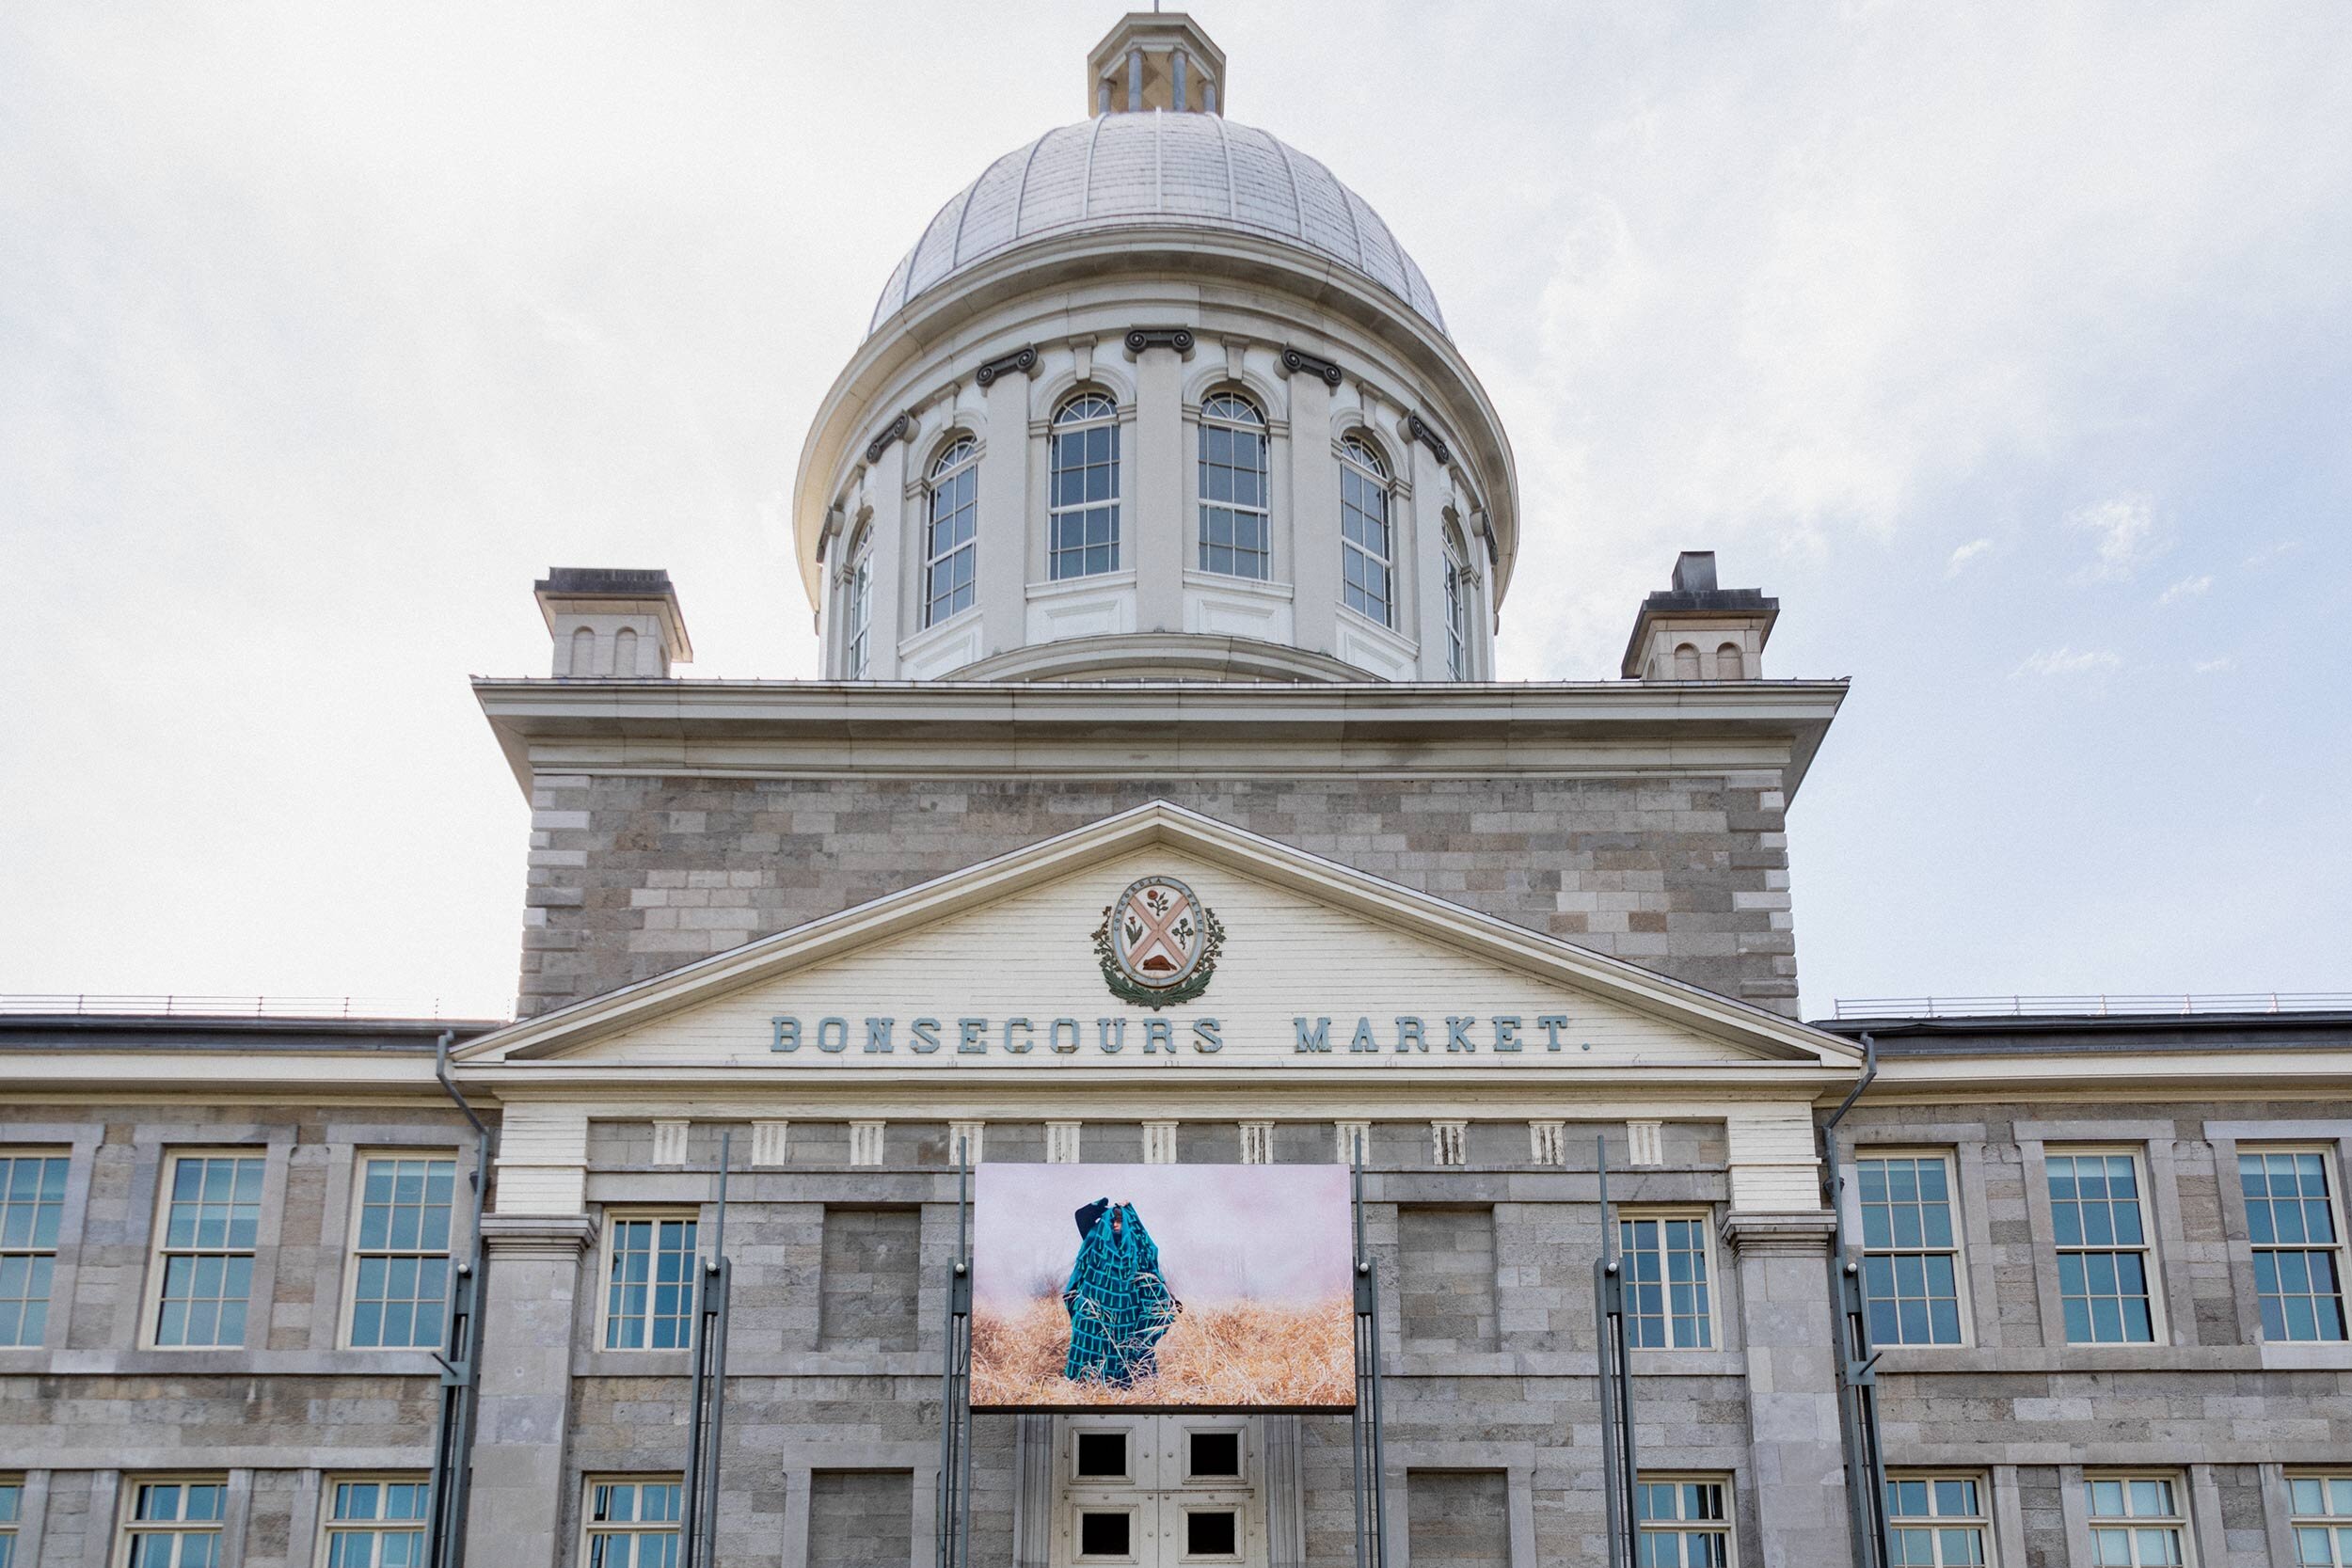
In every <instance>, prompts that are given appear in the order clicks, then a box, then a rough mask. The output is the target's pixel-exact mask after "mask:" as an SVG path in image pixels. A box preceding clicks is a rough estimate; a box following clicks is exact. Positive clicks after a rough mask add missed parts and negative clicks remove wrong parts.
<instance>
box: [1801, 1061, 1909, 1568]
mask: <svg viewBox="0 0 2352 1568" xmlns="http://www.w3.org/2000/svg"><path fill="white" fill-rule="evenodd" d="M1878 1075H1879V1048H1878V1042H1877V1041H1876V1040H1874V1039H1872V1038H1871V1037H1870V1036H1869V1033H1868V1032H1867V1030H1866V1031H1865V1032H1864V1033H1863V1036H1862V1076H1861V1077H1860V1078H1858V1079H1856V1080H1855V1081H1854V1086H1853V1087H1852V1088H1851V1090H1849V1091H1847V1094H1846V1098H1845V1099H1843V1100H1841V1101H1838V1102H1837V1109H1836V1110H1835V1111H1832V1112H1831V1113H1830V1114H1829V1117H1828V1119H1827V1120H1825V1121H1823V1122H1822V1123H1821V1124H1820V1127H1819V1128H1818V1129H1817V1131H1816V1133H1815V1136H1816V1138H1817V1140H1818V1146H1819V1152H1820V1160H1821V1196H1822V1197H1823V1199H1824V1200H1825V1201H1827V1203H1828V1204H1829V1212H1830V1245H1829V1281H1828V1283H1829V1307H1830V1320H1831V1322H1832V1323H1833V1324H1834V1325H1835V1329H1836V1335H1837V1352H1838V1354H1837V1416H1838V1422H1837V1424H1838V1430H1839V1436H1840V1437H1841V1438H1842V1440H1843V1443H1844V1447H1845V1449H1846V1516H1847V1524H1848V1527H1849V1528H1850V1529H1851V1533H1852V1537H1853V1554H1854V1563H1855V1568H1890V1565H1891V1564H1892V1563H1893V1562H1894V1542H1893V1541H1892V1540H1891V1539H1890V1538H1889V1536H1888V1535H1887V1530H1886V1456H1885V1452H1884V1450H1883V1449H1882V1448H1881V1447H1880V1443H1879V1403H1878V1370H1877V1369H1878V1356H1877V1354H1875V1353H1873V1352H1872V1351H1871V1349H1870V1324H1869V1318H1868V1315H1867V1312H1866V1311H1865V1310H1864V1305H1863V1300H1862V1277H1861V1275H1860V1273H1859V1271H1858V1267H1857V1265H1855V1264H1854V1263H1853V1262H1852V1261H1851V1259H1848V1258H1847V1256H1846V1205H1845V1187H1846V1180H1845V1178H1844V1176H1842V1175H1841V1174H1840V1173H1839V1169H1838V1164H1837V1124H1838V1123H1839V1122H1841V1121H1844V1120H1845V1119H1846V1113H1847V1112H1849V1111H1851V1110H1852V1109H1853V1107H1854V1101H1858V1100H1860V1099H1861V1098H1862V1094H1863V1091H1864V1090H1865V1089H1867V1088H1868V1087H1869V1086H1870V1082H1871V1080H1873V1079H1875V1078H1876V1077H1878Z"/></svg>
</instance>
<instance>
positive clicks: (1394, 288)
mask: <svg viewBox="0 0 2352 1568" xmlns="http://www.w3.org/2000/svg"><path fill="white" fill-rule="evenodd" d="M1171 222H1173V223H1179V224H1183V225H1185V226H1187V227H1198V228H1201V229H1215V230H1232V231H1235V232H1238V233H1244V234H1250V235H1255V236H1258V237H1260V238H1264V239H1271V240H1277V241H1281V242H1285V243H1288V244H1290V245H1296V246H1298V247H1299V248H1301V249H1303V250H1308V251H1311V252H1312V253H1313V254H1314V255H1315V256H1317V257H1318V258H1321V259H1323V260H1327V261H1337V262H1339V263H1340V264H1342V265H1343V266H1345V267H1347V268H1349V269H1350V270H1351V271H1354V272H1356V273H1358V274H1359V275H1361V276H1362V277H1366V278H1369V279H1370V280H1371V281H1373V282H1375V283H1377V284H1379V285H1380V286H1381V287H1382V288H1384V289H1386V290H1388V291H1389V292H1390V293H1392V294H1394V295H1396V296H1397V297H1398V298H1399V299H1401V300H1403V301H1404V302H1405V303H1406V304H1407V305H1409V306H1411V307H1412V308H1413V309H1414V310H1416V311H1417V312H1419V313H1420V314H1421V315H1422V317H1423V318H1424V319H1426V320H1427V321H1428V322H1429V324H1430V325H1433V326H1435V327H1436V328H1437V329H1438V331H1440V332H1443V331H1445V317H1444V316H1443V315H1442V314H1440V313H1439V311H1438V296H1437V295H1436V294H1435V293H1432V292H1431V291H1430V288H1429V280H1428V279H1427V278H1425V277H1422V272H1421V268H1420V267H1418V266H1416V265H1414V264H1413V259H1412V258H1411V257H1410V256H1407V255H1406V253H1405V247H1404V246H1403V245H1399V244H1397V243H1396V236H1395V235H1394V234H1392V233H1391V232H1390V231H1389V226H1388V225H1387V224H1385V223H1383V222H1382V221H1380V214H1377V213H1375V212H1374V211H1373V210H1372V207H1371V205H1370V204H1369V203H1367V202H1366V201H1365V200H1364V198H1362V197H1360V196H1358V195H1357V194H1356V193H1355V192H1354V191H1351V190H1349V189H1348V188H1347V187H1346V186H1345V185H1343V184H1341V183H1340V182H1339V181H1338V180H1336V179H1334V178H1333V177H1332V174H1331V171H1330V170H1329V169H1327V168H1325V167H1324V166H1322V165H1321V164H1319V163H1317V162H1316V161H1315V160H1314V159H1312V158H1310V157H1308V156H1307V155H1306V154H1305V153H1303V152H1300V151H1298V150H1296V149H1295V148H1292V147H1289V146H1287V145H1285V144H1284V143H1283V142H1281V141H1279V140H1278V139H1277V138H1275V137H1273V136H1270V135H1266V133H1264V132H1263V131H1256V130H1252V129H1250V128H1249V127H1248V126H1247V125H1236V124H1234V123H1233V122H1232V120H1229V119H1224V118H1223V117H1222V116H1219V115H1215V114H1169V113H1163V112H1161V111H1159V110H1156V109H1154V110H1150V111H1146V112H1143V113H1135V114H1103V115H1097V116H1096V117H1095V118H1094V119H1089V120H1084V121H1081V122H1080V123H1078V124H1076V125H1065V126H1063V127H1061V128H1060V129H1059V130H1056V131H1048V132H1046V133H1045V135H1041V136H1040V137H1038V139H1037V140H1035V141H1033V142H1031V143H1029V144H1028V145H1027V146H1026V147H1023V148H1017V149H1015V150H1012V151H1010V152H1008V153H1006V154H1005V155H1004V156H1003V157H1001V158H999V159H997V160H996V161H995V162H994V163H993V164H991V165H989V166H988V167H987V168H986V169H985V170H983V171H982V172H981V175H980V177H979V178H978V179H977V180H975V181H973V182H972V183H971V184H969V185H967V186H965V187H964V188H963V190H962V191H961V193H960V194H959V195H957V197H956V198H954V199H953V200H951V201H949V202H948V203H947V205H946V206H945V207H942V208H941V209H940V210H939V214H938V216H936V217H934V218H932V219H931V221H930V227H929V228H927V229H926V230H923V237H922V238H921V239H920V240H917V241H916V242H915V244H914V249H913V250H910V251H908V252H907V254H906V259H905V260H904V261H900V262H899V263H898V270H897V271H896V272H894V273H892V274H891V275H890V283H889V285H888V286H887V287H886V288H884V289H883V290H882V299H881V300H880V301H879V302H878V303H877V304H876V305H875V307H874V319H873V322H872V324H871V325H869V326H868V328H867V330H868V331H869V332H870V331H872V330H873V329H874V328H875V327H879V326H881V325H882V323H883V322H884V321H886V320H888V319H889V318H890V317H891V316H892V315H894V314H896V313H897V312H898V310H899V309H902V308H903V307H905V306H906V304H907V303H908V302H909V301H911V300H913V299H914V298H916V297H917V296H919V295H921V294H922V293H925V292H926V291H928V290H930V289H933V288H936V287H938V286H939V285H940V284H941V283H943V282H945V281H946V280H947V279H948V278H950V277H954V276H956V274H958V273H959V272H961V271H963V270H964V269H966V268H968V267H971V266H973V265H975V264H977V262H979V261H983V260H984V259H986V258H988V257H991V256H995V255H998V254H1000V253H1002V252H1004V251H1008V250H1010V249H1012V248H1013V247H1014V246H1015V245H1023V244H1025V243H1027V242H1029V241H1032V240H1037V239H1041V238H1044V237H1046V236H1048V235H1061V234H1080V233H1088V232H1092V231H1098V230H1118V229H1121V228H1130V227H1136V226H1141V225H1152V224H1168V223H1171Z"/></svg>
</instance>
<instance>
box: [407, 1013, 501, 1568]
mask: <svg viewBox="0 0 2352 1568" xmlns="http://www.w3.org/2000/svg"><path fill="white" fill-rule="evenodd" d="M456 1033H457V1032H456V1031H455V1030H453V1029H444V1030H442V1031H441V1036H440V1038H439V1039H438V1040H437V1041H436V1042H435V1043H434V1047H433V1075H434V1077H436V1078H437V1079H438V1080H439V1081H440V1085H441V1087H442V1088H443V1089H445V1090H446V1091H448V1094H449V1097H450V1099H451V1100H453V1101H456V1103H457V1109H458V1110H459V1111H460V1112H461V1113H463V1114H464V1116H465V1118H466V1120H467V1121H468V1122H469V1123H470V1124H471V1125H472V1127H473V1132H474V1162H473V1173H472V1182H473V1235H472V1256H471V1257H470V1258H469V1259H467V1260H466V1261H464V1262H461V1263H459V1264H457V1265H456V1267H455V1269H454V1270H453V1273H452V1276H451V1279H450V1282H449V1291H448V1296H447V1299H446V1300H445V1301H444V1302H443V1304H442V1315H441V1354H440V1355H439V1357H438V1359H439V1361H440V1363H441V1402H440V1407H439V1410H438V1412H437V1415H436V1416H435V1418H434V1427H433V1479H432V1481H430V1483H429V1484H428V1487H427V1491H428V1493H429V1497H428V1499H427V1505H426V1509H425V1513H426V1515H427V1516H428V1517H429V1518H430V1520H431V1521H432V1528H431V1529H429V1530H428V1531H427V1532H426V1534H425V1563H424V1568H463V1565H464V1563H465V1560H466V1508H467V1503H468V1500H469V1493H470V1492H471V1491H472V1481H473V1433H474V1413H475V1409H476V1405H477V1399H476V1396H477V1394H478V1392H479V1390H480V1388H481V1382H482V1358H481V1355H480V1353H479V1348H478V1345H477V1341H478V1340H479V1339H480V1338H481V1322H482V1291H483V1266H484V1256H483V1248H482V1212H483V1205H484V1201H485V1198H486V1196H487V1195H488V1190H489V1185H490V1160H491V1156H492V1154H493V1152H494V1151H495V1150H496V1148H497V1147H498V1140H497V1137H496V1135H495V1134H493V1133H492V1132H491V1131H490V1129H489V1128H488V1127H486V1126H485V1125H484V1124H483V1120H482V1118H481V1117H478V1116H476V1115H475V1114H474V1109H473V1107H472V1106H471V1105H469V1104H468V1103H467V1101H466V1097H465V1096H464V1095H463V1094H460V1093H459V1092H458V1089H457V1085H456V1083H455V1081H454V1080H453V1079H452V1078H451V1077H450V1073H449V1048H450V1042H451V1041H452V1040H453V1039H454V1038H455V1037H456Z"/></svg>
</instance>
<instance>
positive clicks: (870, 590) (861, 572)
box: [841, 528, 874, 681]
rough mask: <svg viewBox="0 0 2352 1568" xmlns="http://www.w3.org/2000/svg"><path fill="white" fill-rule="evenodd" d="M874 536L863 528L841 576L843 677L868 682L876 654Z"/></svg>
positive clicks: (851, 547) (855, 540)
mask: <svg viewBox="0 0 2352 1568" xmlns="http://www.w3.org/2000/svg"><path fill="white" fill-rule="evenodd" d="M873 544H874V535H873V531H872V530H870V529H864V528H861V529H859V530H858V531H857V537H856V538H855V539H853V540H851V541H850V564H849V565H848V566H847V567H845V568H844V569H843V571H842V574H841V677H842V679H844V680H852V681H862V680H864V679H865V678H866V657H867V656H868V655H869V654H871V653H872V652H873V635H872V633H873V622H874V550H873Z"/></svg>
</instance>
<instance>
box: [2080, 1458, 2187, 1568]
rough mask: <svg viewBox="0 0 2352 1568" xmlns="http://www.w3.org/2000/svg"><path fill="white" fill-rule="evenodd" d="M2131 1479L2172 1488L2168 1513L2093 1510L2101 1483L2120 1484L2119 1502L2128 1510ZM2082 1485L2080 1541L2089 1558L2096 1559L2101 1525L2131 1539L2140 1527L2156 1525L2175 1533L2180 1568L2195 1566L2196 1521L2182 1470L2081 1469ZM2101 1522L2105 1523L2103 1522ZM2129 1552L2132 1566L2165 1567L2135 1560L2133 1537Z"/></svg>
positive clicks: (2136, 1556)
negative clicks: (2129, 1535)
mask: <svg viewBox="0 0 2352 1568" xmlns="http://www.w3.org/2000/svg"><path fill="white" fill-rule="evenodd" d="M2134 1481H2162V1482H2163V1483H2164V1484H2165V1485H2167V1486H2169V1487H2170V1488H2171V1489H2172V1512H2171V1513H2098V1512H2097V1511H2096V1510H2095V1509H2094V1507H2093V1499H2095V1498H2096V1497H2098V1491H2097V1488H2098V1487H2099V1486H2100V1485H2101V1484H2102V1483H2103V1482H2105V1483H2120V1484H2121V1485H2122V1488H2123V1492H2122V1497H2123V1502H2124V1506H2125V1508H2126V1509H2128V1508H2129V1507H2130V1506H2131V1496H2132V1492H2131V1487H2132V1483H2133V1482H2134ZM2082 1485H2083V1528H2084V1530H2085V1532H2086V1534H2087V1535H2088V1537H2089V1539H2087V1540H2085V1541H2084V1542H2083V1543H2082V1546H2083V1548H2084V1549H2085V1550H2087V1551H2089V1552H2090V1560H2091V1561H2096V1560H2098V1556H2099V1544H2098V1543H2099V1531H2100V1530H2101V1529H2102V1528H2110V1529H2113V1528H2121V1529H2123V1530H2125V1531H2126V1532H2128V1533H2130V1534H2131V1535H2133V1536H2134V1537H2135V1538H2136V1537H2137V1534H2138V1532H2139V1531H2140V1530H2142V1529H2147V1528H2156V1529H2169V1530H2171V1531H2173V1532H2174V1533H2175V1535H2176V1537H2177V1538H2178V1540H2179V1542H2180V1546H2181V1554H2180V1562H2181V1568H2197V1526H2196V1520H2195V1519H2194V1518H2193V1517H2192V1516H2191V1513H2190V1503H2189V1486H2188V1474H2187V1472H2186V1471H2185V1470H2166V1469H2129V1470H2086V1471H2084V1472H2083V1481H2082ZM2102 1521H2106V1523H2105V1524H2104V1525H2103V1524H2102ZM2131 1552H2132V1560H2133V1568H2165V1565H2164V1564H2161V1563H2143V1562H2141V1561H2140V1560H2139V1545H2138V1543H2137V1539H2135V1540H2134V1542H2133V1544H2132V1546H2131Z"/></svg>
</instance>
